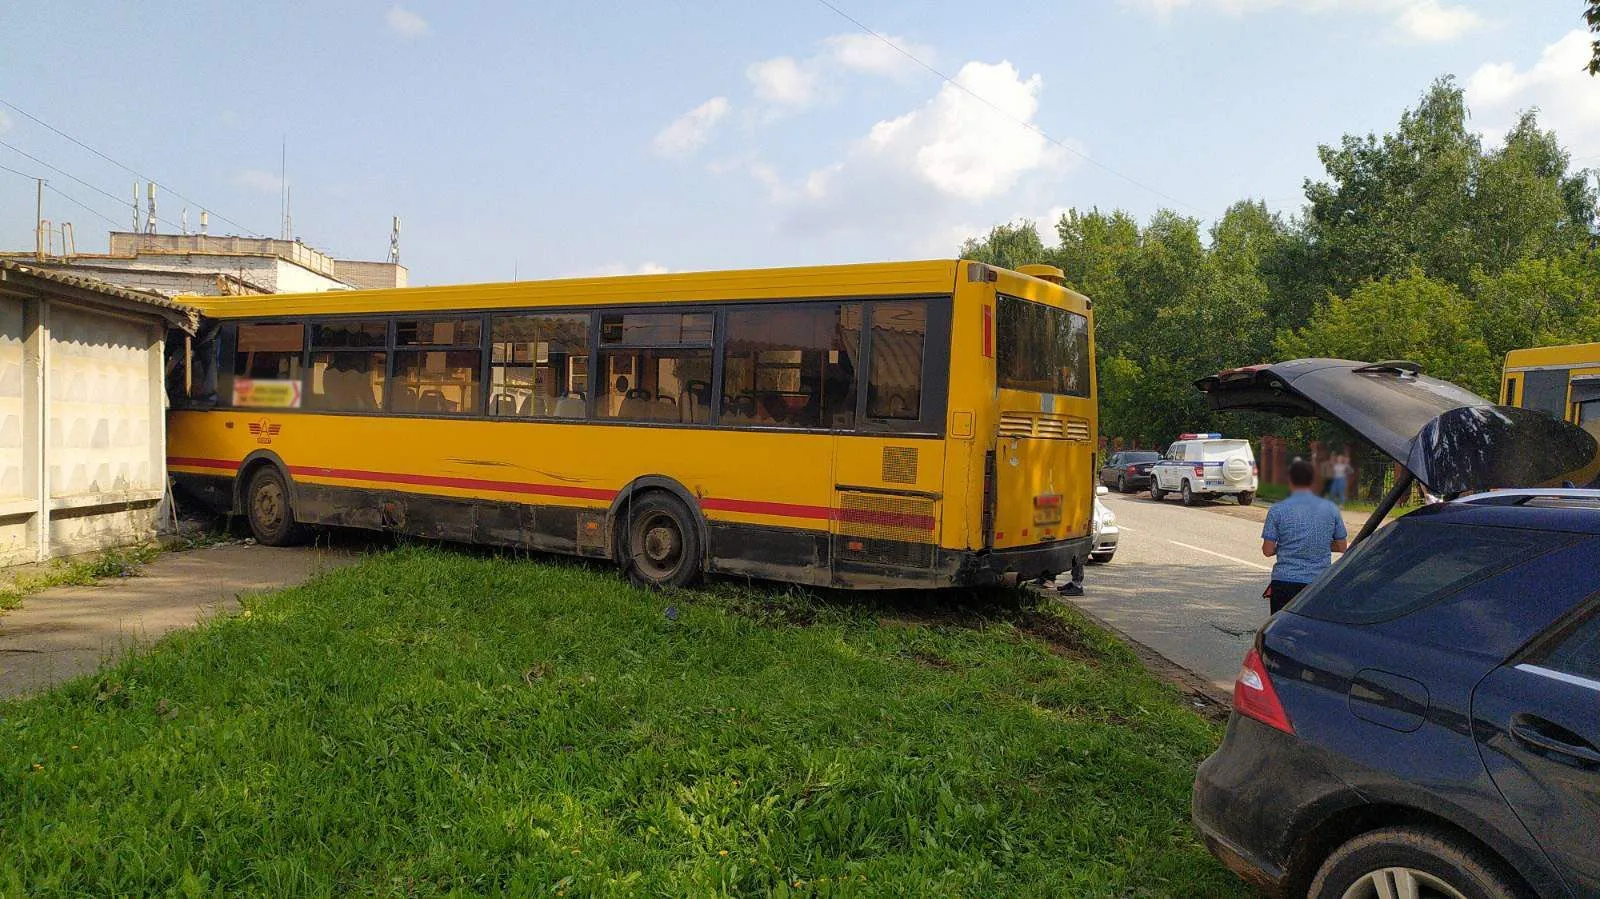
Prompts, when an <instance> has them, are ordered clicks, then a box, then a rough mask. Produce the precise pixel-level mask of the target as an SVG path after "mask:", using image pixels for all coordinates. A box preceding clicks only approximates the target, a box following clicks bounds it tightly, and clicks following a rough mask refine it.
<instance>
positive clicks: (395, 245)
mask: <svg viewBox="0 0 1600 899" xmlns="http://www.w3.org/2000/svg"><path fill="white" fill-rule="evenodd" d="M389 264H390V265H399V264H400V216H398V215H397V216H395V217H394V227H393V228H391V229H390V230H389Z"/></svg>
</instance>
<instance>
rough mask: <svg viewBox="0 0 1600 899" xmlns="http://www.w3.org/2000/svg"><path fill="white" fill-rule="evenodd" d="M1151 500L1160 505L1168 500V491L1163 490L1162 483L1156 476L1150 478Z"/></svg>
mask: <svg viewBox="0 0 1600 899" xmlns="http://www.w3.org/2000/svg"><path fill="white" fill-rule="evenodd" d="M1150 498H1151V499H1153V500H1155V501H1156V502H1158V503H1159V502H1161V501H1162V500H1164V499H1166V498H1167V491H1165V490H1162V489H1161V482H1160V481H1158V480H1156V477H1155V475H1151V476H1150Z"/></svg>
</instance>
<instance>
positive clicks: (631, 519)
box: [617, 490, 703, 590]
mask: <svg viewBox="0 0 1600 899" xmlns="http://www.w3.org/2000/svg"><path fill="white" fill-rule="evenodd" d="M617 524H618V531H619V532H620V534H619V536H620V539H619V540H618V541H617V548H618V553H617V560H618V564H619V565H620V566H621V567H622V574H623V576H624V577H626V578H627V579H628V580H629V582H631V583H633V584H634V585H636V586H639V587H644V588H646V589H649V590H675V589H678V588H680V587H688V586H690V585H692V584H694V582H695V581H697V580H699V579H700V560H701V559H702V558H703V555H702V551H701V550H702V547H701V545H700V529H699V528H697V527H696V526H695V521H694V516H693V515H692V514H691V513H690V512H689V509H688V507H686V506H685V505H684V504H683V501H682V500H680V499H678V498H677V497H675V496H673V495H672V494H670V493H667V492H666V491H663V490H652V491H650V492H648V493H644V494H641V495H640V496H638V497H636V498H634V499H632V500H630V501H629V502H628V505H627V507H626V508H625V509H623V510H622V515H621V516H620V517H619V519H618V521H617Z"/></svg>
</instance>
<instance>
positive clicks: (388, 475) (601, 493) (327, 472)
mask: <svg viewBox="0 0 1600 899" xmlns="http://www.w3.org/2000/svg"><path fill="white" fill-rule="evenodd" d="M289 473H290V474H292V475H297V476H300V477H310V478H335V479H338V480H341V481H378V482H380V483H384V484H410V485H412V486H417V487H452V488H455V489H457V490H493V491H496V492H498V493H527V494H533V495H536V496H564V497H569V498H573V499H602V500H607V501H609V500H612V499H615V498H616V496H617V491H615V490H602V489H600V488H597V487H568V486H566V485H564V484H527V483H523V482H521V481H489V480H483V479H481V478H451V477H443V476H440V475H427V474H403V473H400V472H392V471H359V470H355V469H349V468H316V467H312V466H309V465H291V466H289Z"/></svg>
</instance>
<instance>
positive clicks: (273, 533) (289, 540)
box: [245, 465, 306, 546]
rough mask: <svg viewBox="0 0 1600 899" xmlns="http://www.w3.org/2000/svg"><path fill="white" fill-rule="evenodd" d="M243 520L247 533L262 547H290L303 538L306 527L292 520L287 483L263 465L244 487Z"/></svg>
mask: <svg viewBox="0 0 1600 899" xmlns="http://www.w3.org/2000/svg"><path fill="white" fill-rule="evenodd" d="M245 517H246V518H247V519H248V520H249V522H250V533H251V534H253V535H254V536H255V538H256V542H257V543H260V544H262V545H265V546H289V545H292V544H294V543H298V542H300V541H301V540H302V539H303V538H304V537H305V533H306V530H305V527H304V526H303V525H300V524H297V523H295V520H294V507H293V506H292V505H291V504H290V502H289V483H288V482H287V481H285V480H284V478H283V475H282V474H281V473H280V472H279V471H278V469H276V468H274V467H272V466H271V465H263V466H262V467H261V468H259V469H257V470H256V473H255V474H253V475H251V476H250V483H249V486H248V487H246V488H245Z"/></svg>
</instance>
